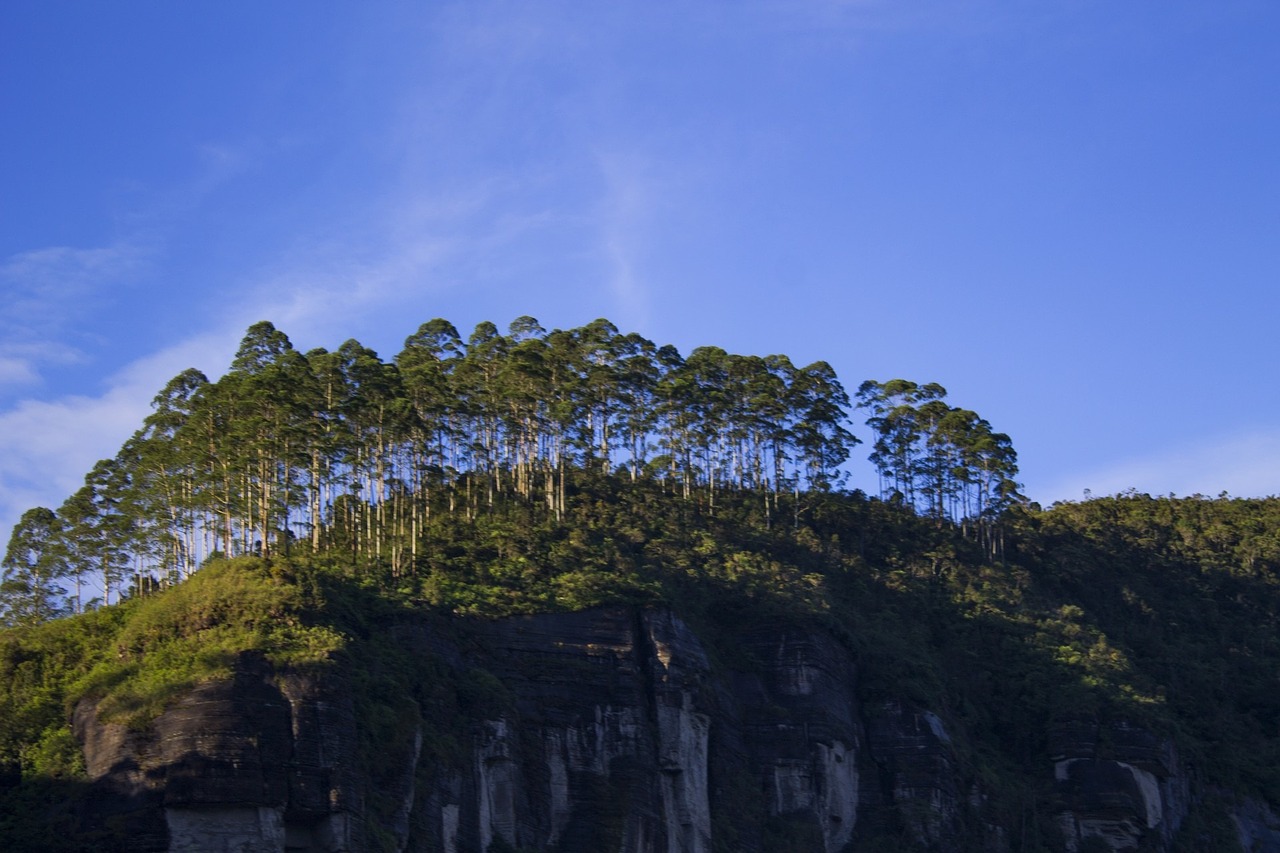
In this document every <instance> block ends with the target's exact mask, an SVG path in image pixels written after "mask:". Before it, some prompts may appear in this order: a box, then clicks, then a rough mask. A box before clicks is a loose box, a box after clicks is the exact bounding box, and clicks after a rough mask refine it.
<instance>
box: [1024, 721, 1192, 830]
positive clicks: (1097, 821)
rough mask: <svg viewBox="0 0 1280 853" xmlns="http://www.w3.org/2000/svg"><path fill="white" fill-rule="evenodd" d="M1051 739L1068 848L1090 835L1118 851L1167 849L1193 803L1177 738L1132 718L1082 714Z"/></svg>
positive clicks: (1060, 818)
mask: <svg viewBox="0 0 1280 853" xmlns="http://www.w3.org/2000/svg"><path fill="white" fill-rule="evenodd" d="M1049 745H1050V757H1051V758H1052V760H1053V762H1054V780H1055V782H1056V791H1057V794H1058V797H1059V803H1060V808H1059V812H1058V822H1059V825H1060V826H1061V827H1062V834H1063V837H1064V839H1065V841H1066V846H1067V850H1068V851H1073V852H1074V851H1075V850H1077V849H1078V848H1079V847H1080V846H1081V845H1082V844H1083V843H1084V842H1085V841H1086V840H1087V839H1099V840H1101V841H1102V842H1103V843H1105V844H1106V845H1107V847H1108V848H1110V849H1111V850H1137V849H1139V848H1140V847H1142V845H1144V844H1145V845H1148V846H1146V847H1142V849H1159V850H1163V849H1167V848H1168V846H1169V844H1170V843H1171V842H1172V840H1173V837H1174V835H1175V834H1176V833H1177V831H1178V827H1179V826H1181V825H1182V821H1183V818H1185V817H1186V814H1187V807H1188V804H1189V802H1190V797H1189V794H1188V785H1187V777H1186V774H1185V773H1184V772H1183V770H1182V768H1181V766H1180V764H1179V762H1178V755H1177V751H1176V750H1175V749H1174V746H1173V743H1172V741H1169V740H1164V739H1161V738H1158V737H1156V736H1155V735H1154V734H1152V733H1151V732H1149V731H1147V730H1145V729H1142V728H1139V727H1137V726H1133V725H1130V724H1128V723H1125V722H1117V723H1112V724H1110V725H1108V726H1105V727H1101V726H1099V725H1098V724H1097V723H1095V722H1092V721H1089V720H1075V721H1071V722H1066V723H1062V724H1059V725H1057V726H1055V727H1054V729H1053V731H1051V732H1050V739H1049ZM1151 845H1154V847H1153V846H1151Z"/></svg>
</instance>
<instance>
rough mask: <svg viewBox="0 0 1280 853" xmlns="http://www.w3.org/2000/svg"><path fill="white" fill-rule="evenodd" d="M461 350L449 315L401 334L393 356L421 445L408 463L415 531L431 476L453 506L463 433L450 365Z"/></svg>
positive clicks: (427, 507)
mask: <svg viewBox="0 0 1280 853" xmlns="http://www.w3.org/2000/svg"><path fill="white" fill-rule="evenodd" d="M464 354H465V347H464V346H463V344H462V338H461V337H460V336H459V335H458V330H457V329H456V328H454V326H453V324H452V323H450V322H449V321H447V320H442V319H439V318H436V319H434V320H430V321H428V322H426V323H423V324H422V325H421V326H419V327H418V330H417V331H416V332H415V333H414V334H412V335H410V336H409V337H408V338H406V339H405V342H404V349H402V350H401V351H400V353H399V354H398V355H397V356H396V358H395V363H396V366H397V367H398V368H399V370H400V377H401V382H402V384H403V388H404V392H405V394H406V396H407V398H408V401H409V404H410V406H411V407H412V415H413V417H411V418H410V420H409V423H410V432H411V433H412V434H413V435H414V436H415V437H416V438H417V441H416V442H415V445H416V447H417V448H418V450H419V451H420V452H419V453H418V454H417V456H416V458H415V461H414V466H413V469H414V476H415V488H414V492H415V494H416V495H417V496H418V500H416V501H415V502H414V505H415V510H414V517H413V527H414V529H415V531H416V529H417V526H418V524H419V523H421V521H422V520H424V519H425V518H426V517H429V516H430V512H431V486H432V480H433V478H434V479H438V480H439V483H440V485H441V486H442V487H443V488H444V489H445V490H447V491H448V494H449V502H450V503H449V508H450V510H452V509H453V500H454V489H453V482H454V477H455V476H456V474H457V472H458V470H459V467H460V465H461V462H460V460H459V458H458V452H457V447H458V441H459V439H460V438H461V435H462V422H461V419H460V417H459V414H460V413H459V411H458V405H457V400H458V394H457V390H456V388H455V383H454V371H455V370H456V369H457V366H458V364H459V362H461V360H462V358H463V355H464ZM419 511H420V512H421V513H422V518H419ZM414 541H415V542H416V532H415V534H414ZM415 553H416V552H415Z"/></svg>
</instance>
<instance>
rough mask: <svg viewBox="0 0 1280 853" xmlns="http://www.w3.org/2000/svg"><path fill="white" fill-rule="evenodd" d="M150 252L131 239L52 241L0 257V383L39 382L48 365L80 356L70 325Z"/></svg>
mask: <svg viewBox="0 0 1280 853" xmlns="http://www.w3.org/2000/svg"><path fill="white" fill-rule="evenodd" d="M149 255H150V253H149V252H148V251H147V250H145V249H143V248H141V247H140V246H138V245H135V244H131V243H118V244H115V245H111V246H104V247H99V248H88V249H85V248H75V247H71V246H50V247H46V248H42V249H34V250H31V251H27V252H21V253H18V254H16V255H12V256H10V257H9V258H6V259H5V260H4V261H3V262H0V294H3V299H4V311H3V312H2V313H0V386H3V385H14V384H29V383H35V382H37V381H39V378H40V368H41V367H42V366H43V365H46V364H67V363H71V362H74V361H77V360H79V359H80V358H81V355H80V352H79V350H77V349H76V347H75V345H74V344H73V343H71V342H70V341H69V340H68V339H69V338H70V337H71V336H70V335H69V334H68V330H69V329H71V328H72V327H74V325H75V324H76V323H77V322H78V321H80V320H82V319H83V318H85V317H87V316H91V315H92V313H93V312H94V311H95V310H97V309H98V308H99V307H100V306H101V305H102V304H103V302H104V301H105V300H106V299H109V298H110V294H111V291H112V289H113V288H115V287H117V286H119V285H120V284H121V283H122V282H125V281H127V280H128V279H129V278H131V277H132V276H135V275H137V274H138V273H139V271H140V270H141V269H142V268H143V267H145V266H146V264H147V263H148V261H149Z"/></svg>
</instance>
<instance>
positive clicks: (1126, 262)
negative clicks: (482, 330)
mask: <svg viewBox="0 0 1280 853" xmlns="http://www.w3.org/2000/svg"><path fill="white" fill-rule="evenodd" d="M1278 43H1280V4H1276V3H1274V2H1272V0H1258V2H1245V1H1244V0H1241V2H1233V0H1222V2H1213V3H1205V2H1202V0H1197V2H1177V1H1176V0H1173V1H1172V2H1170V0H1166V2H1159V3H1157V2H1136V0H1135V2H1125V3H1116V2H1114V0H1097V1H1096V2H1093V0H1041V2H1037V3H1019V2H1012V0H1008V1H1007V2H984V0H948V1H947V2H888V0H885V2H880V0H861V1H860V0H847V1H846V2H840V0H815V1H814V2H806V0H788V1H787V2H751V0H747V2H735V3H729V2H688V3H665V2H657V3H655V2H648V3H636V2H618V3H586V2H577V3H567V2H566V3H557V2H538V3H526V2H510V3H490V2H466V3H449V2H434V3H388V2H367V3H365V2H362V3H356V2H338V0H335V2H332V3H326V4H315V3H303V2H269V3H263V2H256V1H255V2H228V0H220V2H216V3H215V2H192V3H182V4H177V3H171V2H167V0H166V2H147V0H131V2H129V3H111V4H109V3H90V2H75V3H72V2H45V0H40V2H36V0H8V2H5V3H3V4H0V116H2V117H3V119H2V121H3V125H2V126H3V128H4V133H3V134H0V295H2V297H3V303H2V311H0V526H3V528H4V529H7V528H8V527H9V526H10V525H11V524H12V523H13V521H15V520H16V519H17V516H18V515H19V514H20V513H21V512H22V511H23V510H24V509H26V508H28V507H30V506H33V505H47V506H52V507H56V506H57V505H58V504H59V503H60V502H61V501H62V499H63V498H64V497H65V496H66V495H67V494H69V493H70V492H71V491H73V490H74V489H75V488H76V487H77V485H78V484H79V483H80V481H81V479H82V477H83V475H84V473H85V471H87V470H88V468H89V467H90V466H91V465H92V464H93V462H94V461H95V460H96V459H98V458H100V457H104V456H110V455H112V454H114V452H115V451H116V450H117V449H118V447H119V445H120V443H121V442H122V441H123V440H124V439H125V438H126V437H127V436H128V435H129V434H130V433H131V432H132V431H133V430H134V429H135V428H136V427H137V426H138V425H139V424H140V422H141V419H142V417H144V416H145V414H146V412H147V411H148V408H147V406H148V402H149V401H150V399H151V397H152V396H153V395H154V394H155V393H156V391H158V390H159V388H160V387H161V386H162V385H163V384H164V383H165V381H166V380H167V379H169V378H170V377H171V376H173V375H174V374H176V373H178V372H179V371H181V370H182V369H184V368H186V367H190V366H195V367H199V368H201V369H202V370H204V371H205V372H206V373H209V374H210V375H211V376H216V375H218V374H220V373H221V372H223V371H224V370H225V369H226V367H227V366H228V363H229V361H230V357H231V354H232V352H233V351H234V349H235V347H236V344H237V342H238V341H239V339H240V337H241V335H242V334H243V332H244V330H245V328H246V327H247V326H248V325H249V324H251V323H253V322H255V321H257V320H260V319H269V320H272V321H273V322H274V323H276V325H277V326H279V327H280V328H281V329H283V330H284V331H285V332H287V333H288V334H289V335H290V337H291V338H292V339H293V341H294V343H295V345H297V346H298V347H299V348H301V349H308V348H311V347H313V346H326V347H330V348H333V347H336V346H337V345H339V344H340V343H341V342H342V341H343V340H345V339H347V338H351V337H354V338H357V339H359V340H360V341H361V342H362V343H364V344H366V345H367V346H371V347H373V348H375V349H377V350H378V351H379V352H380V353H381V354H382V355H383V356H384V357H386V358H390V357H391V356H393V355H394V354H395V353H396V352H397V351H398V350H399V348H400V346H401V344H402V342H403V340H404V338H405V337H406V336H407V335H408V334H410V333H411V332H413V331H414V330H415V329H416V328H417V326H418V325H419V324H420V323H421V322H423V321H425V320H428V319H431V318H433V317H437V316H442V317H445V318H447V319H450V320H452V321H453V322H454V323H455V324H456V325H457V326H458V327H459V328H460V329H462V330H463V332H464V334H465V333H466V332H467V331H468V330H469V329H470V327H471V326H473V325H474V324H475V323H476V322H478V321H480V320H486V319H488V320H493V321H494V322H496V323H498V324H499V325H500V326H504V327H505V325H506V323H507V322H509V321H510V320H511V319H513V318H515V317H517V316H520V315H524V314H530V315H533V316H535V317H537V318H538V319H539V320H540V321H542V323H543V325H545V326H547V327H548V328H551V327H562V328H563V327H569V326H576V325H581V324H584V323H586V322H589V321H590V320H592V319H594V318H596V317H600V316H604V317H608V318H609V319H611V320H613V321H614V322H615V323H616V324H617V325H618V326H619V327H620V328H622V329H623V330H624V331H633V330H634V331H638V332H641V333H642V334H644V335H645V336H647V337H649V338H651V339H652V340H654V341H656V342H658V343H660V344H662V343H673V344H675V345H677V346H678V347H679V348H680V349H681V350H682V351H685V352H688V351H689V350H690V349H692V348H693V347H696V346H700V345H717V346H721V347H724V348H725V349H728V350H730V351H734V352H741V353H756V354H767V353H774V352H782V353H786V354H788V355H790V356H791V357H792V358H793V359H794V360H796V361H799V362H808V361H812V360H816V359H825V360H827V361H829V362H831V364H832V365H833V366H834V367H835V369H836V370H837V372H838V373H839V375H840V376H841V378H842V379H843V380H844V382H845V385H846V387H848V388H849V389H850V390H852V389H855V388H856V387H857V385H858V384H859V383H860V382H861V381H862V380H864V379H868V378H874V379H880V380H884V379H890V378H894V377H905V378H909V379H914V380H917V381H920V382H928V381H935V382H940V383H942V384H943V385H945V386H946V387H947V388H948V389H949V390H950V392H951V393H950V397H949V399H950V401H951V402H952V403H953V404H955V405H961V406H965V407H967V408H972V409H975V410H976V411H978V412H979V413H980V414H982V415H983V416H985V417H986V418H987V419H988V420H990V421H991V423H992V424H993V426H994V427H995V428H996V429H998V430H1001V431H1004V432H1008V433H1009V434H1010V435H1011V436H1012V438H1013V441H1014V445H1015V447H1016V448H1017V450H1018V452H1019V455H1020V460H1021V467H1022V477H1021V479H1022V480H1023V482H1024V483H1025V485H1026V491H1027V493H1028V495H1029V496H1030V497H1032V498H1033V499H1035V500H1038V501H1041V502H1043V503H1046V504H1047V503H1050V502H1052V501H1054V500H1059V499H1078V498H1080V497H1081V496H1082V494H1083V490H1084V489H1086V488H1087V489H1091V490H1092V491H1093V493H1095V494H1106V493H1112V492H1116V491H1120V490H1122V489H1126V488H1130V487H1132V488H1136V489H1138V490H1140V491H1148V492H1152V493H1161V494H1163V493H1169V492H1176V493H1179V494H1189V493H1194V492H1202V493H1205V494H1217V493H1218V492H1220V491H1224V490H1226V491H1229V492H1230V493H1232V494H1236V495H1266V494H1273V493H1277V492H1280V396H1278V394H1277V387H1276V382H1275V379H1274V373H1275V367H1274V364H1275V359H1276V353H1275V345H1274V341H1275V337H1276V336H1275V333H1274V331H1273V327H1274V325H1275V323H1276V319H1277V316H1280V310H1277V309H1280V288H1277V287H1276V271H1277V269H1280V263H1278V262H1280V157H1277V154H1276V152H1278V151H1280V108H1278V106H1277V105H1280V58H1277V56H1278V55H1277V52H1276V51H1275V45H1276V44H1278ZM855 418H856V416H855ZM856 422H857V424H858V428H857V429H856V430H855V432H857V433H858V434H859V435H860V436H861V437H863V438H867V437H868V433H867V430H866V429H865V427H862V426H861V423H860V419H856ZM864 450H865V448H860V449H859V451H858V453H857V461H856V462H855V463H854V464H853V465H851V471H852V479H851V483H850V485H854V486H864V487H873V486H874V482H875V480H874V475H873V474H872V472H871V470H870V467H869V466H868V465H867V464H866V463H865V462H864V461H863V458H864V457H865V452H863V451H864Z"/></svg>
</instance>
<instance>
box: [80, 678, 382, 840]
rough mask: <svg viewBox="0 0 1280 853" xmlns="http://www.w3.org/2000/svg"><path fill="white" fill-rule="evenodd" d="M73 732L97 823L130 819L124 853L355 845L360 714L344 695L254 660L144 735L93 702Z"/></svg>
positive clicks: (176, 707) (83, 708)
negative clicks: (94, 790) (109, 718)
mask: <svg viewBox="0 0 1280 853" xmlns="http://www.w3.org/2000/svg"><path fill="white" fill-rule="evenodd" d="M74 729H75V732H76V736H77V737H78V738H80V740H81V742H82V743H83V744H84V753H85V765H86V768H87V770H88V772H89V775H90V777H91V778H93V779H94V780H95V782H96V785H97V787H98V789H99V796H97V797H95V798H94V802H95V805H96V808H98V809H99V810H100V812H101V814H100V815H98V818H99V820H98V822H99V823H103V824H111V823H113V822H114V823H117V824H119V823H120V822H121V821H123V822H124V825H125V826H127V827H128V830H127V831H126V832H123V833H121V834H122V835H123V836H124V837H125V839H126V849H129V850H138V851H144V850H145V851H150V850H192V851H195V850H202V851H203V850H208V851H220V850H228V851H231V850H235V851H245V853H250V851H255V853H256V851H269V850H270V851H275V850H284V849H286V841H288V842H289V843H288V847H289V849H292V848H293V847H295V846H296V847H298V848H299V849H332V850H345V849H352V846H351V844H352V838H351V837H350V832H349V830H348V826H349V821H350V817H351V816H352V815H358V814H359V812H360V806H359V801H358V798H357V794H356V792H357V791H358V790H359V787H358V785H357V784H356V779H355V777H354V775H353V774H352V773H351V772H350V769H351V768H354V767H355V766H356V764H355V760H354V759H355V752H354V750H355V745H356V731H355V718H354V715H353V713H352V709H351V702H350V699H349V698H347V697H344V696H342V695H341V694H340V692H339V691H337V690H334V689H332V688H326V687H325V686H323V685H319V684H315V683H311V682H308V681H307V680H305V679H301V678H298V677H296V676H292V677H291V676H284V677H280V678H276V677H274V674H273V673H272V672H271V671H270V670H269V668H267V667H266V666H265V665H264V664H263V663H262V662H261V661H260V660H256V659H253V658H245V659H243V660H242V661H241V665H240V667H239V668H238V670H237V672H236V675H235V677H234V678H233V679H231V680H230V681H219V682H210V683H206V684H202V685H200V686H198V687H196V688H195V689H194V690H192V691H191V692H190V693H188V694H187V695H185V696H183V697H182V698H180V699H179V700H178V701H177V702H175V703H174V704H173V706H172V707H170V708H169V709H168V710H167V711H166V712H165V713H164V714H162V715H161V716H160V717H158V718H157V719H156V720H155V722H154V724H153V725H152V726H151V727H150V728H149V729H148V730H147V731H145V732H134V731H130V730H128V729H126V728H125V727H124V726H122V725H119V724H114V723H103V722H101V721H99V720H98V718H97V711H96V708H94V707H93V706H92V705H88V704H84V703H82V704H81V705H80V706H79V707H77V708H76V712H75V719H74ZM313 839H319V841H318V842H316V841H313ZM295 842H296V843H295ZM317 843H319V844H321V845H324V846H316V844H317Z"/></svg>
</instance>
